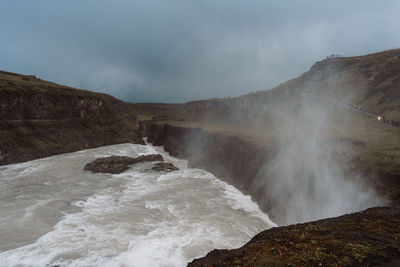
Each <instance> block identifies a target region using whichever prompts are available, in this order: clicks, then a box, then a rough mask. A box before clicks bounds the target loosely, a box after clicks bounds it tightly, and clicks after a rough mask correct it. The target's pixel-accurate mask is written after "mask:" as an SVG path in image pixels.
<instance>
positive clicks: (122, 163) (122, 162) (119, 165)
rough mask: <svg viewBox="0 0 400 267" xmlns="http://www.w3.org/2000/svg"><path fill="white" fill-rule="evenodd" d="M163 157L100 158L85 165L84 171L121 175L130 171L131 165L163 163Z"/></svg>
mask: <svg viewBox="0 0 400 267" xmlns="http://www.w3.org/2000/svg"><path fill="white" fill-rule="evenodd" d="M163 160H164V159H163V157H162V156H161V155H160V154H151V155H144V156H139V157H136V158H131V157H126V156H111V157H104V158H98V159H96V160H94V161H92V162H90V163H88V164H86V165H85V167H84V169H85V170H87V171H91V172H94V173H97V172H103V173H112V174H116V173H121V172H123V171H126V170H127V169H129V165H132V164H135V163H139V162H145V161H163Z"/></svg>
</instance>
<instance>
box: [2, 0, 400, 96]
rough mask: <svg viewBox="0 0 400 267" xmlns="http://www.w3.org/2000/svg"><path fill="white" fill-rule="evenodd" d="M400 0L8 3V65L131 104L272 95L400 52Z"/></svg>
mask: <svg viewBox="0 0 400 267" xmlns="http://www.w3.org/2000/svg"><path fill="white" fill-rule="evenodd" d="M399 14H400V1H397V0H393V1H390V0H385V1H368V0H359V1H356V0H352V1H350V0H346V1H345V0H342V1H340V0H339V1H338V0H336V1H321V0H313V1H311V0H310V1H279V0H277V1H266V0H259V1H257V0H251V1H249V0H158V1H155V0H143V1H134V0H130V1H128V0H47V1H42V0H1V7H0V69H2V70H7V71H12V72H18V73H24V74H33V75H36V76H38V77H40V78H42V79H46V80H50V81H54V82H58V83H62V84H66V85H69V86H73V87H78V88H84V89H90V90H93V91H101V92H105V93H109V94H112V95H114V96H116V97H118V98H120V99H123V100H126V101H131V102H184V101H189V100H194V99H205V98H212V97H228V96H237V95H242V94H245V93H248V92H252V91H258V90H265V89H271V88H273V87H274V86H276V85H278V84H280V83H281V82H284V81H286V80H288V79H291V78H294V77H296V76H298V75H300V74H301V73H303V72H305V71H307V70H308V69H309V68H310V67H311V65H312V64H313V63H314V62H315V61H318V60H321V59H323V58H325V57H326V56H327V55H330V54H340V55H344V56H353V55H362V54H367V53H373V52H378V51H381V50H386V49H392V48H399V47H400V15H399Z"/></svg>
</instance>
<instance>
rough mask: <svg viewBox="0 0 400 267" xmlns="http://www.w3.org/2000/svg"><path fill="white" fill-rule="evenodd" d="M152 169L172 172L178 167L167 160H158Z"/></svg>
mask: <svg viewBox="0 0 400 267" xmlns="http://www.w3.org/2000/svg"><path fill="white" fill-rule="evenodd" d="M151 169H152V170H154V171H165V172H172V171H177V170H179V168H178V167H176V166H174V165H173V164H172V163H168V162H158V163H156V164H154V166H153V168H151Z"/></svg>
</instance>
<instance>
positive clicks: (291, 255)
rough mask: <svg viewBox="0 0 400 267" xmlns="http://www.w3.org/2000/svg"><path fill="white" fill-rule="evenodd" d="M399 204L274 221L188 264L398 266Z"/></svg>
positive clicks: (399, 237)
mask: <svg viewBox="0 0 400 267" xmlns="http://www.w3.org/2000/svg"><path fill="white" fill-rule="evenodd" d="M399 225H400V207H384V208H370V209H367V210H365V211H362V212H358V213H353V214H348V215H344V216H340V217H336V218H330V219H324V220H320V221H315V222H310V223H304V224H296V225H290V226H285V227H275V228H272V229H269V230H266V231H263V232H261V233H259V234H257V235H256V236H254V237H253V238H252V239H251V240H250V241H249V242H248V243H247V244H246V245H244V246H243V247H241V248H238V249H232V250H228V249H222V250H218V249H216V250H213V251H211V252H210V253H208V254H207V255H206V256H205V257H203V258H200V259H195V260H193V261H192V262H191V263H189V264H188V266H399V265H400V228H399Z"/></svg>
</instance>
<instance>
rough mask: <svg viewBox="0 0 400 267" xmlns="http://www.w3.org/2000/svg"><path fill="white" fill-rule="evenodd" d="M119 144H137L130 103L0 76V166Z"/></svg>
mask: <svg viewBox="0 0 400 267" xmlns="http://www.w3.org/2000/svg"><path fill="white" fill-rule="evenodd" d="M123 142H141V139H140V132H139V131H138V124H137V122H136V115H135V107H134V105H133V104H129V103H125V102H122V101H120V100H118V99H115V98H114V97H112V96H109V95H106V94H100V93H93V92H90V91H86V90H78V89H74V88H70V87H66V86H62V85H58V84H54V83H51V82H47V81H43V80H40V79H38V78H36V77H34V76H26V75H21V74H15V73H9V72H4V71H1V72H0V165H3V164H9V163H14V162H21V161H27V160H32V159H36V158H40V157H45V156H50V155H54V154H59V153H65V152H71V151H76V150H80V149H85V148H91V147H97V146H103V145H109V144H116V143H123Z"/></svg>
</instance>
